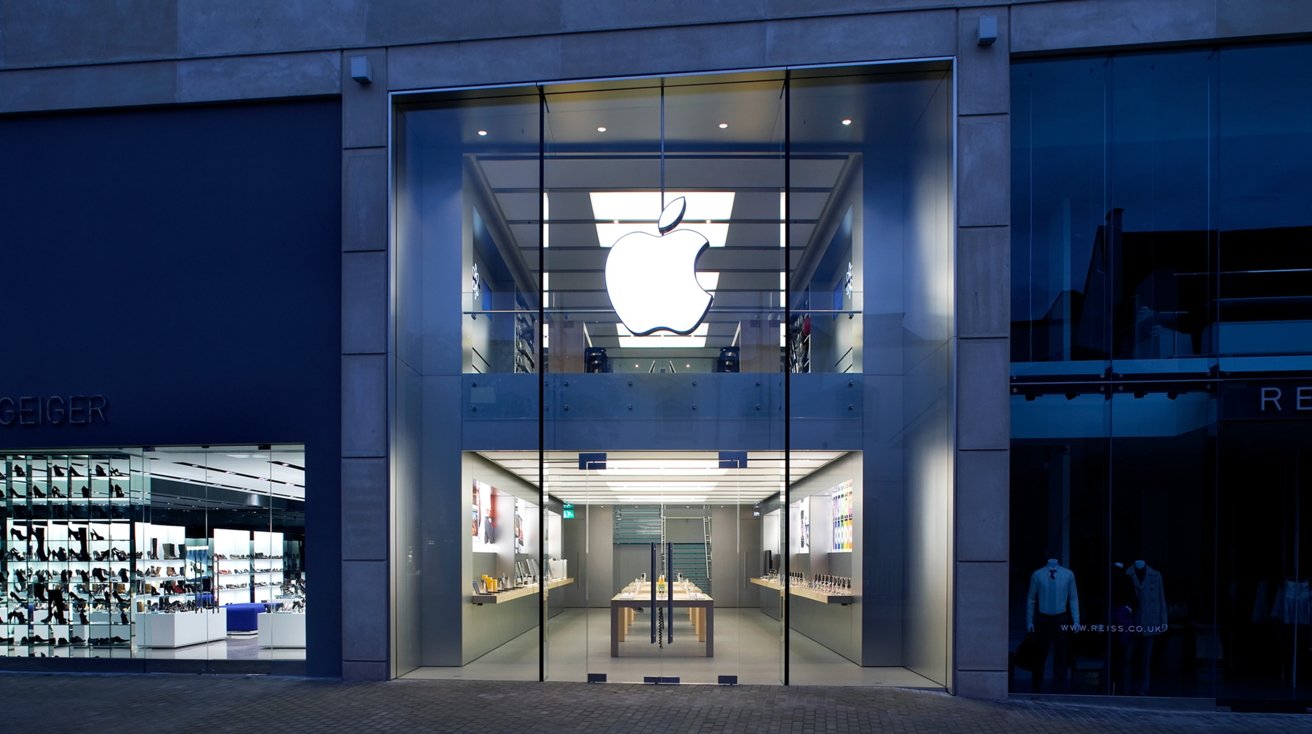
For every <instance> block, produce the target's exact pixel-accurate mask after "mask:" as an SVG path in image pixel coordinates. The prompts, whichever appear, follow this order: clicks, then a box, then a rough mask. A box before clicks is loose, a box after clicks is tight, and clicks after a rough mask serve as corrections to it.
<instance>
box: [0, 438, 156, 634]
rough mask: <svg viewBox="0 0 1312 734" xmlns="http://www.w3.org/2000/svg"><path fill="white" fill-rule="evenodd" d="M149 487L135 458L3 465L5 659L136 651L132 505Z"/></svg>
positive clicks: (23, 458)
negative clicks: (116, 649) (145, 486)
mask: <svg viewBox="0 0 1312 734" xmlns="http://www.w3.org/2000/svg"><path fill="white" fill-rule="evenodd" d="M141 481H142V480H141V479H140V473H139V471H135V468H134V467H133V466H132V462H131V460H130V459H129V458H128V457H117V456H63V457H44V456H34V455H30V456H29V455H10V456H4V457H0V493H2V497H3V502H2V503H0V516H3V523H2V524H0V527H2V528H3V539H0V587H2V588H3V601H0V614H3V623H0V654H4V655H9V656H30V657H58V656H65V657H67V656H71V655H74V654H83V653H86V651H88V650H97V649H104V648H114V647H122V648H127V647H129V646H130V645H131V641H132V614H133V607H132V596H133V594H132V592H133V581H134V575H133V572H134V561H135V560H136V559H134V557H133V554H132V548H133V538H132V533H133V527H132V524H131V522H130V512H131V508H130V505H129V503H130V501H131V498H132V495H133V490H134V489H136V490H137V491H138V492H139V491H140V490H139V487H138V485H139V484H140V483H141ZM79 650H80V651H82V652H81V653H79V652H77V651H79ZM90 654H99V653H96V652H91V653H90Z"/></svg>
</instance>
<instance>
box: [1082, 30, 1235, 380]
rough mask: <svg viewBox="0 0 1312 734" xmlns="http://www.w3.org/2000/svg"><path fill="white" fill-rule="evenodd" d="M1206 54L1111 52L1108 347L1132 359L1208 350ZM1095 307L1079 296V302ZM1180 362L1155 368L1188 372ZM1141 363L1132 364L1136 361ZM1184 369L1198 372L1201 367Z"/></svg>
mask: <svg viewBox="0 0 1312 734" xmlns="http://www.w3.org/2000/svg"><path fill="white" fill-rule="evenodd" d="M1214 59H1215V54H1213V53H1211V52H1208V51H1196V52H1189V53H1176V54H1152V55H1143V56H1137V55H1136V56H1124V57H1117V58H1115V59H1114V60H1113V61H1112V62H1111V86H1110V92H1111V105H1110V118H1109V119H1110V130H1111V136H1110V139H1109V141H1108V147H1107V154H1108V158H1107V160H1108V164H1109V165H1108V168H1109V170H1110V177H1109V180H1108V187H1109V192H1110V199H1111V208H1110V211H1108V212H1107V221H1106V228H1105V229H1104V230H1103V232H1104V233H1105V236H1104V240H1103V245H1104V247H1106V249H1107V262H1108V263H1109V264H1110V273H1111V291H1110V296H1111V298H1110V302H1109V303H1107V304H1104V305H1102V307H1103V308H1106V309H1109V310H1110V314H1111V318H1112V344H1113V348H1112V352H1113V358H1114V359H1116V360H1127V361H1130V364H1118V365H1117V368H1116V369H1117V371H1119V372H1129V371H1134V370H1135V369H1136V365H1138V362H1137V361H1138V360H1154V359H1166V358H1171V359H1174V358H1188V357H1197V356H1199V355H1207V354H1211V353H1212V349H1210V348H1209V346H1208V344H1207V343H1205V342H1206V338H1207V332H1208V325H1209V323H1210V318H1209V317H1210V313H1211V306H1212V303H1211V295H1212V292H1211V289H1210V288H1209V274H1208V271H1209V264H1210V263H1211V262H1212V257H1213V255H1212V235H1211V232H1210V231H1209V227H1210V224H1211V221H1212V219H1211V214H1210V213H1211V210H1212V201H1211V197H1212V195H1213V194H1212V192H1213V190H1214V189H1215V182H1214V180H1213V176H1212V174H1213V172H1212V165H1213V141H1212V137H1211V136H1212V134H1213V129H1214V119H1213V118H1214V109H1213V99H1214V92H1213V86H1212V78H1213V75H1212V69H1213V66H1214V63H1215V62H1214ZM1092 305H1095V304H1094V303H1090V302H1088V301H1087V300H1086V307H1087V306H1092ZM1189 364H1190V363H1188V362H1185V363H1182V364H1175V365H1164V364H1157V365H1156V366H1155V368H1154V371H1160V370H1162V369H1171V370H1189V369H1190V367H1189V366H1188V365H1189ZM1138 368H1139V369H1142V366H1139V367H1138ZM1192 371H1195V372H1205V371H1206V367H1205V366H1203V367H1194V368H1192Z"/></svg>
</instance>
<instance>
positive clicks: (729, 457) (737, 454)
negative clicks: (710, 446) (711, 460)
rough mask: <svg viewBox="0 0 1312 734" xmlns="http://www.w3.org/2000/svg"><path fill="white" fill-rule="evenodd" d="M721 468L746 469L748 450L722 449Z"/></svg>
mask: <svg viewBox="0 0 1312 734" xmlns="http://www.w3.org/2000/svg"><path fill="white" fill-rule="evenodd" d="M720 468H721V469H746V468H747V452H746V451H721V452H720Z"/></svg>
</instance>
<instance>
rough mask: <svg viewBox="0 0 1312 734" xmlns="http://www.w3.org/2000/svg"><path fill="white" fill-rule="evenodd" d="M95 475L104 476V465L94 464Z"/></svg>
mask: <svg viewBox="0 0 1312 734" xmlns="http://www.w3.org/2000/svg"><path fill="white" fill-rule="evenodd" d="M96 476H98V477H103V476H106V474H105V467H103V466H101V465H100V464H96Z"/></svg>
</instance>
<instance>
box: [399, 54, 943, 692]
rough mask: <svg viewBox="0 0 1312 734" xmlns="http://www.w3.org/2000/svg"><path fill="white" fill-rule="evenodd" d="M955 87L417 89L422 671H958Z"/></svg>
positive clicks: (417, 558) (771, 674) (407, 625)
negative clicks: (953, 513)
mask: <svg viewBox="0 0 1312 734" xmlns="http://www.w3.org/2000/svg"><path fill="white" fill-rule="evenodd" d="M951 97H952V77H951V73H950V71H949V70H948V69H947V68H946V66H943V65H899V66H885V67H880V66H872V67H855V68H838V69H808V70H803V71H796V70H794V71H787V70H780V71H766V72H753V73H741V74H725V75H715V76H698V77H668V78H642V79H626V80H617V81H613V82H590V83H578V84H561V85H553V86H540V87H526V88H506V89H481V90H470V91H459V92H448V93H432V94H417V95H411V96H407V97H401V98H398V106H397V108H396V114H395V116H394V117H395V121H396V124H395V128H394V131H393V170H394V176H395V177H394V181H393V217H394V219H393V230H394V242H395V247H394V250H395V262H394V273H395V293H396V295H395V320H394V329H395V331H394V350H393V354H392V358H393V366H394V380H395V386H396V388H395V390H394V403H393V434H394V439H393V441H394V447H395V449H394V459H393V464H392V472H393V484H394V486H395V487H396V496H395V506H394V527H395V536H394V538H395V543H396V553H395V556H396V558H397V562H396V564H395V567H394V573H395V577H394V583H395V588H396V604H395V608H394V617H393V626H394V629H395V635H394V638H395V661H396V669H395V673H396V674H397V675H411V676H438V677H478V678H519V679H556V680H608V681H618V682H629V681H636V682H642V681H651V680H657V681H662V682H674V681H678V682H700V683H724V682H743V683H779V682H784V683H826V684H833V683H853V684H878V683H886V684H896V685H911V686H924V687H934V688H943V687H946V686H947V685H948V671H949V670H950V653H949V646H948V637H947V629H948V628H949V619H950V613H949V610H950V593H949V590H950V588H951V586H950V580H951V562H950V556H949V544H948V540H947V539H948V537H949V536H950V534H951V528H950V526H949V524H948V523H949V518H950V512H949V511H948V510H949V507H950V498H951V475H952V460H951V453H952V451H951V449H952V441H951V435H952V434H951V430H950V423H949V416H950V410H949V399H950V390H949V386H950V384H951V379H950V375H951V365H952V347H953V332H952V324H953V311H952V307H953V304H952V298H951V294H952V292H953V281H952V253H953V238H952V234H951V233H952V231H953V227H954V225H953V218H952V212H953V208H954V205H953V201H952V183H951V182H952V180H953V170H952V160H953V157H952V150H953V133H952V130H953V125H952V111H953V110H952V103H951ZM457 345H459V346H458V347H457Z"/></svg>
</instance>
